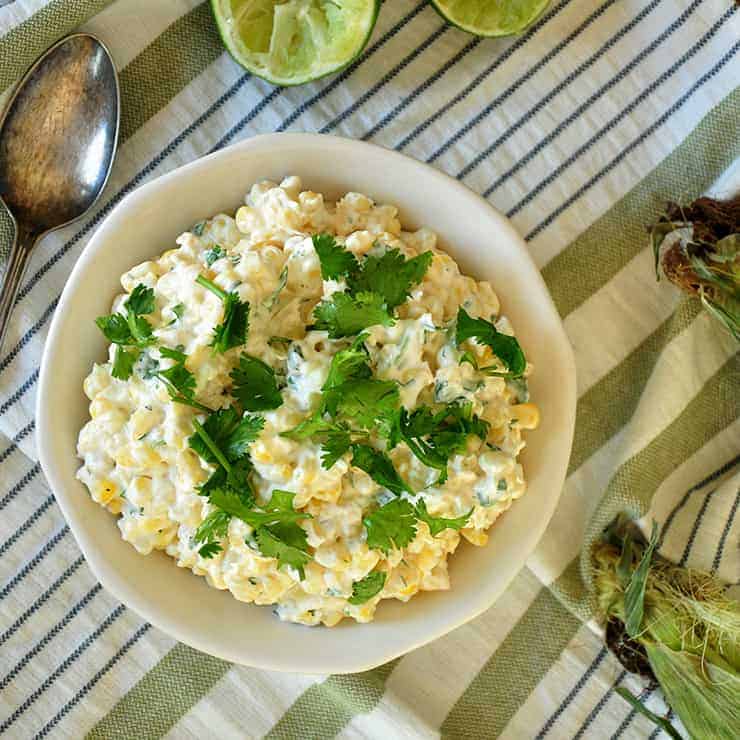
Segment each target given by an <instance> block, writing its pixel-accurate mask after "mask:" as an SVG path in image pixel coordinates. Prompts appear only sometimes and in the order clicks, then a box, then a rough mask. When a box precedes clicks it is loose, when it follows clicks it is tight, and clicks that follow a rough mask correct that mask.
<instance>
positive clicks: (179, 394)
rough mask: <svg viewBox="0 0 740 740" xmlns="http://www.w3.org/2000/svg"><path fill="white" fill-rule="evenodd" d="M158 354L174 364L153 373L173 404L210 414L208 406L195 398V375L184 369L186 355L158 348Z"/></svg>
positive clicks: (167, 348) (177, 351) (175, 350)
mask: <svg viewBox="0 0 740 740" xmlns="http://www.w3.org/2000/svg"><path fill="white" fill-rule="evenodd" d="M159 354H160V355H162V357H165V358H168V359H170V360H174V364H173V365H172V366H171V367H169V368H167V369H166V370H157V371H156V372H154V373H153V375H155V376H156V377H157V378H159V380H160V381H161V382H162V383H164V386H165V388H167V392H168V393H169V394H170V398H171V399H172V400H173V401H174V402H175V403H181V404H183V405H185V406H191V407H192V408H194V409H198V411H205V412H207V413H208V412H210V411H211V409H210V408H208V406H205V405H204V404H202V403H200V401H197V400H196V398H195V385H196V380H195V375H193V373H191V372H190V370H188V369H187V368H186V367H185V361H186V360H187V355H186V354H185V353H184V352H182V351H181V350H179V349H170V348H169V347H160V348H159Z"/></svg>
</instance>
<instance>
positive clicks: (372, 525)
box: [363, 498, 416, 555]
mask: <svg viewBox="0 0 740 740" xmlns="http://www.w3.org/2000/svg"><path fill="white" fill-rule="evenodd" d="M363 523H364V525H365V530H366V532H367V546H368V547H369V548H371V549H373V550H381V551H382V552H384V553H385V554H386V555H387V554H388V553H389V552H390V551H391V550H392V549H393V548H399V549H400V548H402V547H406V545H408V544H409V543H410V542H411V540H413V539H414V537H415V536H416V512H415V511H414V507H413V506H412V505H411V504H410V503H409V502H408V501H406V499H402V498H399V499H393V500H392V501H389V502H388V503H387V504H385V505H384V506H381V507H380V508H379V509H376V510H375V511H374V512H373V513H372V514H370V515H369V516H366V517H365V519H364V520H363Z"/></svg>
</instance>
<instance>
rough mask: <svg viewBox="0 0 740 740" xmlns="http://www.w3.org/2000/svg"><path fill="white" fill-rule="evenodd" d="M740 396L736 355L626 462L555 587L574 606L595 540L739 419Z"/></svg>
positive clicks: (580, 599)
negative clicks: (577, 555)
mask: <svg viewBox="0 0 740 740" xmlns="http://www.w3.org/2000/svg"><path fill="white" fill-rule="evenodd" d="M718 331H719V330H718ZM738 398H740V354H735V355H733V356H732V357H730V359H729V360H727V362H725V364H724V365H723V366H722V367H721V368H720V369H719V370H718V371H717V372H716V373H715V374H714V375H713V376H712V377H711V378H710V379H709V380H708V381H707V382H706V383H705V385H704V387H703V388H702V389H701V391H700V392H699V393H698V394H697V395H696V396H694V398H692V399H691V400H690V401H689V402H688V403H687V405H686V407H685V408H684V410H683V411H682V412H681V413H680V414H679V416H678V417H677V418H676V419H674V420H673V422H671V423H670V424H669V425H668V426H667V427H666V428H665V429H664V430H663V431H662V432H661V433H660V434H658V435H657V436H656V437H655V438H654V439H653V440H652V441H651V442H650V443H649V444H648V445H647V446H646V447H644V448H643V449H642V450H641V451H640V452H638V453H637V454H636V455H634V456H633V457H631V458H630V459H629V460H628V461H627V462H626V463H624V465H622V466H621V467H620V469H619V470H618V471H617V473H616V475H615V476H614V477H613V478H612V480H611V481H610V483H609V486H608V487H607V490H606V493H605V495H604V496H603V498H602V499H601V502H600V503H599V506H598V508H597V510H596V512H595V514H594V515H593V516H592V517H591V520H590V521H589V525H588V529H587V532H586V537H585V541H584V547H583V550H582V555H581V556H580V560H579V561H578V567H575V566H574V564H571V565H570V566H569V567H568V568H567V569H566V570H565V572H564V573H563V574H562V575H561V576H560V578H559V579H558V580H557V581H556V582H555V584H554V586H553V587H554V589H555V590H556V591H557V594H558V597H559V598H561V599H562V600H563V601H564V602H565V603H566V604H568V606H569V607H570V606H572V607H573V608H576V606H577V605H579V604H583V603H584V601H585V600H586V598H587V594H588V585H589V583H590V575H589V574H590V561H589V559H588V556H587V555H586V553H588V552H589V551H590V546H591V543H592V542H594V540H595V539H596V538H597V537H599V536H600V534H601V532H602V531H603V529H604V527H606V525H607V524H609V523H610V522H611V521H612V520H613V519H614V517H615V516H616V515H617V514H618V513H620V512H621V511H625V510H626V511H631V512H633V513H635V514H637V515H639V516H642V515H644V514H645V513H646V512H647V510H648V508H649V507H650V502H651V500H652V498H653V496H654V495H655V492H656V491H657V490H658V487H659V486H660V485H661V483H663V481H665V480H666V478H668V476H669V475H670V474H671V472H673V471H674V470H675V469H676V468H677V467H678V466H679V465H681V464H682V463H683V462H685V461H686V460H688V459H689V458H690V457H691V456H692V455H694V454H695V453H696V452H697V451H698V450H699V449H701V448H702V447H703V446H704V445H705V444H707V443H708V442H709V441H710V440H711V439H712V438H713V437H715V436H716V435H717V434H719V433H720V432H721V431H722V430H723V429H725V428H726V427H728V426H729V425H730V424H732V423H733V422H735V421H736V420H737V418H738V416H737V399H738Z"/></svg>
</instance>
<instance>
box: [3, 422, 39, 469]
mask: <svg viewBox="0 0 740 740" xmlns="http://www.w3.org/2000/svg"><path fill="white" fill-rule="evenodd" d="M35 428H36V422H35V421H34V420H33V419H31V421H29V422H28V424H26V426H24V427H23V429H21V430H20V432H18V434H16V435H15V437H13V439H12V440H11V441H10V444H9V445H8V446H7V447H6V448H5V449H4V450H3V451H2V452H0V464H2V463H4V462H5V461H6V460H7V459H8V458H9V457H10V456H11V455H12V454H13V453H14V452H15V451H16V450H17V449H18V444H19V443H20V442H22V441H23V440H24V439H25V438H26V437H27V436H28V435H29V434H30V433H31V432H32V431H33V430H34V429H35Z"/></svg>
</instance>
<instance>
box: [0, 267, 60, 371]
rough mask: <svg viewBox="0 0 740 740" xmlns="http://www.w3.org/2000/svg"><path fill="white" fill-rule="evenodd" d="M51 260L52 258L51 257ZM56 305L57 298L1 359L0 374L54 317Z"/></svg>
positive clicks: (18, 299) (17, 299)
mask: <svg viewBox="0 0 740 740" xmlns="http://www.w3.org/2000/svg"><path fill="white" fill-rule="evenodd" d="M52 259H54V258H53V257H52ZM47 264H48V263H47ZM42 269H43V268H42ZM34 284H35V283H34ZM18 301H20V297H18V298H16V305H18ZM58 303H59V296H57V297H56V298H55V299H54V300H53V301H52V302H51V303H50V304H49V305H48V306H47V307H46V308H45V309H44V312H43V313H42V314H41V316H39V318H38V319H37V321H36V323H35V324H34V325H33V326H32V327H31V328H30V329H29V330H28V331H26V333H25V334H24V335H23V336H22V337H21V338H20V340H19V341H18V343H17V344H16V345H15V346H14V347H13V349H11V350H10V352H8V354H7V355H6V356H5V357H3V358H2V360H0V373H2V372H3V370H5V368H6V367H7V366H8V365H10V363H11V362H13V360H14V359H15V358H16V357H17V356H18V354H19V353H20V351H21V350H22V349H23V348H24V347H25V346H26V345H27V344H28V342H29V341H30V340H31V339H32V338H33V336H34V335H35V334H36V333H37V332H38V330H39V329H40V328H41V327H42V326H43V325H44V324H45V323H46V322H47V321H48V320H49V319H50V318H51V317H52V316H53V315H54V311H55V310H56V307H57V305H58Z"/></svg>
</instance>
